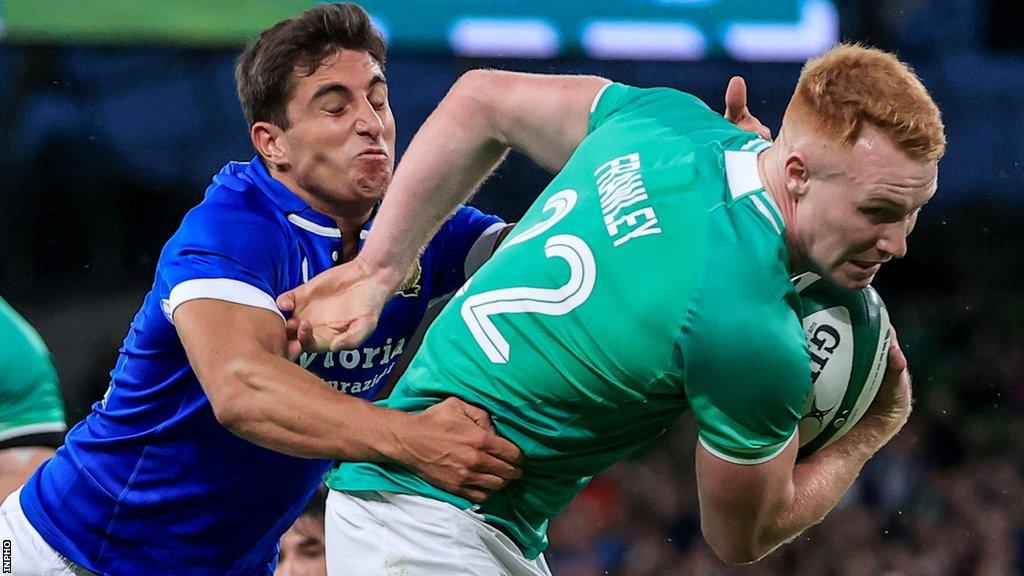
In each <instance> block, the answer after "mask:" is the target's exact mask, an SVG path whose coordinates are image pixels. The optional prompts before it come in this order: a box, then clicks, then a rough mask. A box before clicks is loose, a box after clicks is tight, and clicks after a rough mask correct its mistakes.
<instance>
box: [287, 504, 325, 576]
mask: <svg viewBox="0 0 1024 576" xmlns="http://www.w3.org/2000/svg"><path fill="white" fill-rule="evenodd" d="M326 575H327V561H326V559H325V557H324V525H323V522H319V521H317V520H314V519H313V518H311V517H310V516H307V515H302V516H299V519H298V520H296V521H295V523H294V524H292V527H291V528H289V529H288V531H287V532H285V533H284V535H283V536H281V557H280V560H278V563H277V570H275V571H274V576H326Z"/></svg>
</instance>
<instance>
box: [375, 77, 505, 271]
mask: <svg viewBox="0 0 1024 576" xmlns="http://www.w3.org/2000/svg"><path fill="white" fill-rule="evenodd" d="M467 84H472V80H470V81H466V80H465V79H464V80H460V81H459V83H457V84H456V85H455V86H454V87H453V88H452V90H451V92H449V94H448V95H447V96H446V97H445V99H444V100H443V101H442V102H441V104H440V105H439V106H438V108H437V110H435V111H434V113H433V114H431V115H430V117H429V118H428V119H427V121H426V122H425V123H424V124H423V126H422V127H421V128H420V130H419V132H418V133H417V134H416V137H415V138H413V140H412V143H411V144H410V145H409V149H408V150H407V151H406V153H405V155H404V156H403V158H402V162H401V164H400V166H399V167H398V170H397V171H396V173H395V178H394V180H393V182H392V183H391V186H390V188H389V189H388V194H387V195H386V196H385V198H384V203H383V205H382V209H381V210H380V213H379V214H380V215H379V216H378V218H377V220H376V221H375V222H374V226H373V234H371V235H370V237H369V239H368V240H367V242H366V246H365V247H364V249H363V251H362V252H361V254H360V258H362V259H363V261H364V262H365V263H366V264H367V265H369V266H370V268H371V269H372V270H374V271H378V270H388V271H390V272H391V273H390V274H388V275H387V279H388V281H389V282H391V283H393V284H395V285H396V286H397V284H398V283H399V282H400V281H401V278H402V277H403V276H404V273H405V271H406V270H407V269H408V267H409V266H410V265H411V264H412V262H413V260H414V259H415V258H416V257H417V255H418V252H419V250H420V248H421V247H422V246H423V245H424V244H426V242H427V240H429V239H430V237H431V236H432V235H433V234H434V233H435V232H436V231H437V229H438V228H439V227H440V226H441V223H442V222H443V221H444V219H445V218H447V217H448V215H449V214H451V212H452V210H453V209H454V208H455V207H456V206H457V205H458V204H459V203H460V202H463V201H465V200H466V198H468V197H469V196H470V195H471V194H472V192H473V191H474V190H475V189H476V188H477V187H478V186H479V185H480V183H481V182H482V181H483V179H484V178H485V177H486V176H487V175H488V174H490V172H491V171H492V170H493V169H494V167H495V166H496V165H497V164H498V163H499V162H500V161H501V160H502V158H503V157H504V155H505V153H506V152H507V151H508V146H506V145H505V144H503V143H501V142H500V140H499V137H500V135H499V134H498V129H497V127H496V126H495V124H494V122H493V121H492V116H491V115H490V113H489V111H488V107H487V105H486V103H484V102H483V101H481V100H480V99H478V98H476V97H474V96H473V92H474V90H473V89H472V88H471V87H470V88H467Z"/></svg>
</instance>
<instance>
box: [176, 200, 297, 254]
mask: <svg viewBox="0 0 1024 576" xmlns="http://www.w3.org/2000/svg"><path fill="white" fill-rule="evenodd" d="M286 218H287V216H286V215H285V214H284V213H282V212H280V211H279V210H277V209H276V208H275V207H274V205H273V203H272V202H270V201H269V199H267V198H266V196H265V195H264V194H263V193H262V192H261V191H260V190H259V189H258V188H257V187H256V186H255V185H250V186H249V187H247V188H243V189H233V188H228V187H225V186H218V185H217V184H214V185H212V186H210V188H209V189H207V192H206V197H205V198H204V199H203V201H202V202H200V203H199V204H198V205H197V206H196V207H195V208H193V209H192V210H190V211H189V212H188V213H187V214H186V215H185V217H184V219H183V220H182V222H181V225H180V226H179V228H178V230H177V231H176V232H175V233H174V235H173V236H172V237H171V239H170V240H169V241H168V243H167V246H166V248H165V254H168V255H169V254H172V253H174V251H175V250H189V249H200V250H203V249H210V250H213V251H220V250H224V251H229V252H232V251H244V252H246V253H250V252H253V251H254V250H257V251H263V250H276V249H280V248H282V247H283V246H285V245H286V244H287V238H288V234H289V230H290V228H289V226H288V223H287V220H286Z"/></svg>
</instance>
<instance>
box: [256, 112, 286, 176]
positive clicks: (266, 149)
mask: <svg viewBox="0 0 1024 576" xmlns="http://www.w3.org/2000/svg"><path fill="white" fill-rule="evenodd" d="M249 138H250V139H251V140H252V145H253V146H254V147H255V148H256V151H257V152H259V154H260V156H262V157H263V158H265V159H266V160H267V162H270V163H271V164H273V165H275V166H284V165H287V164H289V155H288V138H287V137H286V136H285V132H284V130H281V129H280V128H279V127H277V126H276V125H274V124H271V123H270V122H256V123H255V124H253V125H252V128H250V129H249Z"/></svg>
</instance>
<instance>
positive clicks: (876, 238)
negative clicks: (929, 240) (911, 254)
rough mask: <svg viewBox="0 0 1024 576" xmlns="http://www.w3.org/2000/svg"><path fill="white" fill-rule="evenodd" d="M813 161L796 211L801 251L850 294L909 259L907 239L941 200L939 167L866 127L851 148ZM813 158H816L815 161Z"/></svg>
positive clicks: (874, 129) (840, 149)
mask: <svg viewBox="0 0 1024 576" xmlns="http://www.w3.org/2000/svg"><path fill="white" fill-rule="evenodd" d="M827 154H828V155H829V156H830V158H828V159H818V165H817V167H816V166H815V165H814V161H813V160H812V161H811V162H810V163H809V164H808V170H807V172H808V178H807V181H806V184H805V185H804V190H803V193H802V194H800V195H799V196H798V200H797V207H796V234H797V235H798V248H799V250H800V252H801V256H802V257H803V259H804V261H805V263H806V264H807V265H808V266H809V267H810V269H811V270H813V271H815V272H817V273H819V274H821V275H823V276H826V277H828V278H830V279H831V280H832V281H833V282H835V283H836V284H837V285H839V286H842V287H844V288H848V289H854V288H863V287H864V286H867V285H868V284H870V283H871V281H872V280H873V279H874V277H875V274H876V273H877V272H878V270H879V268H880V267H881V265H882V264H884V263H885V262H888V261H889V260H891V259H893V258H902V257H903V256H904V255H906V253H907V236H908V235H909V234H910V232H911V231H912V230H913V229H914V225H915V223H916V222H917V216H918V214H919V213H920V211H921V207H922V206H924V204H925V203H927V202H928V200H930V199H931V197H932V196H933V195H934V194H935V186H936V179H937V166H936V163H935V162H924V163H923V162H919V161H916V160H914V159H912V158H910V157H909V156H907V155H906V154H905V153H904V152H903V151H901V150H899V149H898V148H897V147H896V144H895V143H894V142H893V141H892V140H891V139H890V138H889V137H888V136H886V135H885V134H884V133H883V132H881V131H880V130H878V129H877V128H875V127H873V126H866V127H865V128H864V129H863V130H862V133H861V135H860V136H859V137H858V139H857V141H856V142H855V143H854V145H853V147H852V148H842V147H837V148H836V149H834V150H831V149H830V150H827ZM813 156H814V155H813V154H811V157H813Z"/></svg>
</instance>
